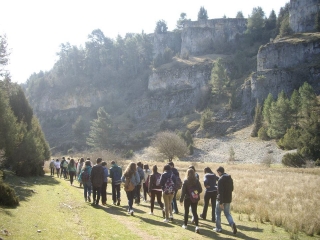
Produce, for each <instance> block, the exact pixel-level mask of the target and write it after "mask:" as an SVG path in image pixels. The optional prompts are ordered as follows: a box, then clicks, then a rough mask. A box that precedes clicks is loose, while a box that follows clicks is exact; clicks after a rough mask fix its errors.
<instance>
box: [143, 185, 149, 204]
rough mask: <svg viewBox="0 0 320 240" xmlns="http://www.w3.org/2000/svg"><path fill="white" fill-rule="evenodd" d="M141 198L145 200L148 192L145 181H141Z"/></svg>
mask: <svg viewBox="0 0 320 240" xmlns="http://www.w3.org/2000/svg"><path fill="white" fill-rule="evenodd" d="M142 186H143V198H144V200H145V201H147V193H148V187H147V185H146V184H145V183H143V185H142Z"/></svg>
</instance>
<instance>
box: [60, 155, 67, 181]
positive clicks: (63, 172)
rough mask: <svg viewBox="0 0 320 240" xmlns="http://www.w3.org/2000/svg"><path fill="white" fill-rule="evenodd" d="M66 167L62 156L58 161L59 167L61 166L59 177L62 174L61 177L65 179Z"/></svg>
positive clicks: (65, 161)
mask: <svg viewBox="0 0 320 240" xmlns="http://www.w3.org/2000/svg"><path fill="white" fill-rule="evenodd" d="M67 167H68V162H67V160H66V159H65V158H64V157H62V160H61V163H60V168H61V172H60V178H61V176H62V175H63V178H64V179H67Z"/></svg>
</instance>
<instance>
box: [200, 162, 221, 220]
mask: <svg viewBox="0 0 320 240" xmlns="http://www.w3.org/2000/svg"><path fill="white" fill-rule="evenodd" d="M203 171H204V187H205V193H204V206H203V210H202V213H201V214H200V217H201V218H202V219H203V220H206V218H207V211H208V206H209V201H210V200H211V208H212V211H211V220H212V222H215V221H216V215H215V209H216V208H215V206H216V199H217V180H218V179H219V177H218V176H217V175H215V174H214V173H213V172H212V170H211V169H210V168H209V167H206V168H205V169H204V170H203Z"/></svg>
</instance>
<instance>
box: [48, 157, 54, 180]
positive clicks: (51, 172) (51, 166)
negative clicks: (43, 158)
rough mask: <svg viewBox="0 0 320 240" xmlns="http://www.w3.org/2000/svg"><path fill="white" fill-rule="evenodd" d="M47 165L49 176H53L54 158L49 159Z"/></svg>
mask: <svg viewBox="0 0 320 240" xmlns="http://www.w3.org/2000/svg"><path fill="white" fill-rule="evenodd" d="M49 167H50V176H54V169H55V164H54V159H52V160H51V162H50V165H49Z"/></svg>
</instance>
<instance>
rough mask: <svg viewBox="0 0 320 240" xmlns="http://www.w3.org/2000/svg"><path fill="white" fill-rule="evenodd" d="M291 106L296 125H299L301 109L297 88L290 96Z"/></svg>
mask: <svg viewBox="0 0 320 240" xmlns="http://www.w3.org/2000/svg"><path fill="white" fill-rule="evenodd" d="M290 107H291V111H292V116H293V118H294V125H295V126H298V114H299V111H300V95H299V92H298V91H297V90H294V91H293V93H292V95H291V98H290Z"/></svg>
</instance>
